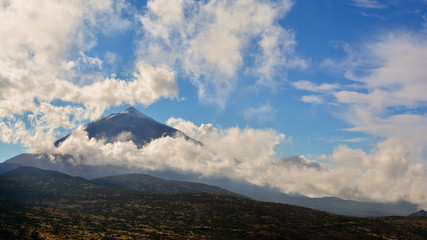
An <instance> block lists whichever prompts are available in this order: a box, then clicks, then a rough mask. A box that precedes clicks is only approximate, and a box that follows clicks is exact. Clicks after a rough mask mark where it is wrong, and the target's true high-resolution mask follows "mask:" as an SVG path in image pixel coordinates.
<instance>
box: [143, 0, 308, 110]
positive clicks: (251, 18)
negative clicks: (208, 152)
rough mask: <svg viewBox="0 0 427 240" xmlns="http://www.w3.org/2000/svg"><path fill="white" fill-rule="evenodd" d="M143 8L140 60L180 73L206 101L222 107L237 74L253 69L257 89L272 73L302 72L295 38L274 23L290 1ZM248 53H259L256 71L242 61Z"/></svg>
mask: <svg viewBox="0 0 427 240" xmlns="http://www.w3.org/2000/svg"><path fill="white" fill-rule="evenodd" d="M147 6H148V8H147V12H146V13H145V14H144V15H143V16H141V17H140V20H141V23H142V25H143V29H144V31H145V32H144V33H145V39H144V41H143V42H141V44H140V54H139V55H140V57H141V58H144V59H145V60H146V61H148V62H149V63H152V64H158V63H166V64H168V65H169V66H171V67H174V69H176V70H177V71H181V70H183V72H184V73H185V74H186V75H187V76H188V77H190V78H191V80H192V82H193V84H194V85H195V86H197V87H198V89H199V97H200V99H202V100H204V101H207V102H213V103H218V104H219V105H221V106H223V105H224V104H225V99H226V98H227V96H228V94H229V93H230V92H231V91H232V89H233V87H234V86H235V84H236V81H237V77H236V76H237V75H238V74H239V71H241V70H247V69H252V70H253V72H254V73H256V75H257V76H258V78H259V81H258V84H264V85H269V86H272V85H274V80H273V79H274V78H273V76H275V69H276V68H278V67H286V66H287V67H304V66H305V62H304V61H303V60H301V59H299V58H297V57H296V56H295V54H294V47H295V40H294V35H293V33H292V32H290V31H288V30H286V29H284V28H282V27H281V26H280V25H279V24H278V22H277V21H278V19H279V18H280V17H283V15H284V14H285V13H286V12H287V11H288V10H289V9H290V7H291V1H288V0H283V1H278V2H274V3H273V2H266V1H258V0H250V1H246V0H245V1H243V0H239V1H222V0H214V1H208V2H199V1H190V0H189V1H174V2H173V3H172V4H171V3H170V1H163V0H157V1H154V0H153V1H149V2H148V4H147ZM254 44H255V45H254ZM252 46H255V47H252ZM250 47H252V48H253V49H259V50H256V51H255V52H256V53H255V59H254V61H255V65H254V66H248V65H247V63H246V62H245V60H244V59H245V58H247V57H251V56H250V55H248V53H247V51H248V49H249V48H250Z"/></svg>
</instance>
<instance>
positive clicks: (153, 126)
mask: <svg viewBox="0 0 427 240" xmlns="http://www.w3.org/2000/svg"><path fill="white" fill-rule="evenodd" d="M85 130H86V131H87V133H88V136H89V139H90V138H96V139H98V140H99V139H105V140H106V142H107V143H113V142H116V141H129V140H132V141H133V142H134V143H135V144H136V145H137V146H138V147H139V148H141V147H142V146H144V145H145V144H147V143H149V142H150V141H151V140H153V139H157V138H160V137H163V136H169V137H174V136H176V135H180V136H183V137H185V138H186V139H187V140H188V139H190V138H189V137H188V136H186V135H185V134H184V133H183V132H181V131H179V130H177V129H174V128H171V127H169V126H167V125H164V124H161V123H159V122H157V121H155V120H154V119H152V118H150V117H148V116H146V115H144V114H142V113H141V112H139V111H138V110H136V109H135V108H133V107H131V108H128V109H126V110H125V111H123V112H121V113H118V114H111V115H110V116H108V117H104V118H101V119H99V120H97V121H94V122H91V123H89V124H87V125H86V126H85ZM68 137H69V135H67V136H65V137H63V138H61V139H59V140H57V141H56V142H55V146H59V144H61V143H62V142H63V141H65V140H66V139H67V138H68Z"/></svg>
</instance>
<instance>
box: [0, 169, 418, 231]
mask: <svg viewBox="0 0 427 240" xmlns="http://www.w3.org/2000/svg"><path fill="white" fill-rule="evenodd" d="M14 189H20V190H22V192H28V193H30V194H29V195H30V196H29V197H26V196H25V195H24V196H21V195H19V194H5V193H8V192H9V193H10V192H11V191H13V190H14ZM0 193H2V194H0V238H1V239H40V238H42V239H43V238H46V239H65V238H69V237H72V238H73V239H91V238H93V239H153V238H155V239H166V238H168V239H422V238H421V237H420V236H419V235H417V233H413V232H410V231H405V230H400V229H399V228H397V227H395V226H394V225H391V224H387V223H385V222H384V221H382V220H378V219H366V218H354V217H345V216H339V215H334V214H328V213H325V212H321V211H317V210H312V209H308V208H302V207H296V206H290V205H285V204H275V203H266V202H259V201H254V200H250V199H244V198H236V197H229V196H224V195H217V194H206V193H204V194H202V193H199V194H146V193H143V192H142V191H139V190H129V189H120V188H117V187H106V186H99V185H95V184H93V183H91V182H89V181H88V180H85V179H82V178H79V177H71V176H67V175H65V174H61V173H57V172H53V171H45V170H40V169H35V168H30V167H22V168H19V169H15V170H13V171H10V172H9V173H6V174H3V175H2V176H0Z"/></svg>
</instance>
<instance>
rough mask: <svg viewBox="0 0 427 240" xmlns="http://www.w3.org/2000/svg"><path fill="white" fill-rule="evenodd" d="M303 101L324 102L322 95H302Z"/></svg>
mask: <svg viewBox="0 0 427 240" xmlns="http://www.w3.org/2000/svg"><path fill="white" fill-rule="evenodd" d="M301 101H303V102H306V103H315V104H321V103H323V98H322V97H320V96H315V95H308V96H302V97H301Z"/></svg>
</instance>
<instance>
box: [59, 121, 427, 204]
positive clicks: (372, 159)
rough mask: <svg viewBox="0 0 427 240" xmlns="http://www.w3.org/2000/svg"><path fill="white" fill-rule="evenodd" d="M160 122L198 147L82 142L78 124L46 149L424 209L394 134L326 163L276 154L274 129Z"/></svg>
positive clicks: (407, 152) (424, 173) (418, 169)
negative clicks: (407, 203)
mask: <svg viewBox="0 0 427 240" xmlns="http://www.w3.org/2000/svg"><path fill="white" fill-rule="evenodd" d="M167 123H168V124H169V125H171V126H173V127H175V128H177V129H179V130H181V131H182V132H184V133H185V134H187V135H188V136H190V137H192V138H195V139H197V140H199V141H201V142H203V145H200V144H196V143H194V142H193V141H187V140H185V138H183V137H179V136H177V137H162V138H159V139H156V140H153V141H152V142H150V143H149V144H148V145H146V146H144V147H143V148H141V149H138V148H137V146H136V145H135V144H134V143H133V142H132V141H130V140H129V139H131V138H126V139H123V140H121V141H118V142H115V143H105V142H104V141H103V140H99V141H98V140H96V139H95V138H92V139H89V138H88V136H87V133H86V131H84V129H83V128H81V127H80V128H77V129H76V130H75V131H73V133H72V134H71V136H70V137H69V138H68V139H67V140H66V141H65V142H63V143H62V144H61V145H60V146H59V148H57V149H55V150H54V151H53V152H52V153H60V154H71V155H74V156H75V158H74V160H75V161H76V162H75V164H80V163H83V164H89V165H105V164H112V165H116V166H127V167H131V168H139V169H143V170H160V171H162V170H173V171H178V172H191V173H194V174H197V175H199V176H200V177H219V178H222V177H226V178H231V179H236V180H239V181H246V182H249V183H252V184H256V185H259V186H269V187H273V188H277V189H280V190H281V191H282V192H284V193H299V194H304V195H307V196H310V197H324V196H338V197H342V198H344V199H352V200H361V201H378V202H396V201H410V202H412V203H416V204H419V205H420V207H426V206H427V204H426V203H427V201H426V199H427V198H426V197H427V193H426V192H425V191H424V190H425V182H426V180H427V170H426V169H425V167H423V165H422V164H413V162H412V159H411V157H412V155H413V149H411V147H412V146H411V144H410V143H408V144H407V145H405V146H402V141H400V140H398V139H389V140H387V141H385V142H382V143H379V144H378V146H377V149H375V150H373V151H372V152H370V153H366V152H364V151H363V150H360V149H351V148H349V147H348V146H345V145H341V146H339V147H338V148H337V149H336V150H335V151H334V153H333V154H332V155H330V156H325V158H327V159H328V160H329V163H319V162H317V161H314V160H310V159H307V158H306V157H305V156H289V157H282V158H278V157H277V156H276V152H275V147H276V146H277V145H279V144H280V143H281V142H282V141H283V140H284V138H285V136H284V135H283V134H280V133H277V132H275V131H274V130H268V129H267V130H259V129H258V130H257V129H251V128H245V129H240V128H238V127H232V128H229V129H221V128H216V127H214V126H213V125H212V124H201V125H200V126H197V125H195V124H194V123H192V122H190V121H186V120H183V119H180V118H170V119H169V120H168V121H167Z"/></svg>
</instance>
